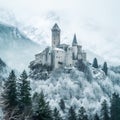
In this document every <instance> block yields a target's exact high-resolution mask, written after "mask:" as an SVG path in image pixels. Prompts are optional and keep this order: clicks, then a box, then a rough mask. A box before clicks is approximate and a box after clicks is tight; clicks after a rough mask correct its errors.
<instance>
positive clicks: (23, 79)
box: [19, 71, 31, 108]
mask: <svg viewBox="0 0 120 120" xmlns="http://www.w3.org/2000/svg"><path fill="white" fill-rule="evenodd" d="M27 78H28V76H27V73H26V71H23V73H22V74H21V76H20V79H19V81H20V86H19V87H20V88H19V89H20V90H19V92H20V94H19V97H20V98H19V99H20V104H21V106H22V107H23V108H24V107H25V106H31V94H30V90H31V88H30V82H29V81H28V80H27Z"/></svg>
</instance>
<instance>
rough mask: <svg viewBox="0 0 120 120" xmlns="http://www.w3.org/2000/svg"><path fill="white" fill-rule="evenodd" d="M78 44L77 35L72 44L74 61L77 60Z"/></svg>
mask: <svg viewBox="0 0 120 120" xmlns="http://www.w3.org/2000/svg"><path fill="white" fill-rule="evenodd" d="M77 46H78V43H77V38H76V34H74V37H73V42H72V48H73V59H74V60H76V59H77V53H78V48H77Z"/></svg>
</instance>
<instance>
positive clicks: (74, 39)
mask: <svg viewBox="0 0 120 120" xmlns="http://www.w3.org/2000/svg"><path fill="white" fill-rule="evenodd" d="M77 44H78V43H77V38H76V34H74V37H73V42H72V46H75V45H77Z"/></svg>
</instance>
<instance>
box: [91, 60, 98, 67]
mask: <svg viewBox="0 0 120 120" xmlns="http://www.w3.org/2000/svg"><path fill="white" fill-rule="evenodd" d="M92 66H93V67H94V68H98V62H97V58H94V60H93V65H92Z"/></svg>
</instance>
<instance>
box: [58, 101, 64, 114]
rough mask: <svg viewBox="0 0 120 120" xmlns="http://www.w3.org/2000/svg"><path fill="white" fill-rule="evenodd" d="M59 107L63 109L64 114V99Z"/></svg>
mask: <svg viewBox="0 0 120 120" xmlns="http://www.w3.org/2000/svg"><path fill="white" fill-rule="evenodd" d="M59 105H60V108H61V109H62V111H63V112H64V110H65V102H64V100H63V99H61V100H60V103H59Z"/></svg>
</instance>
